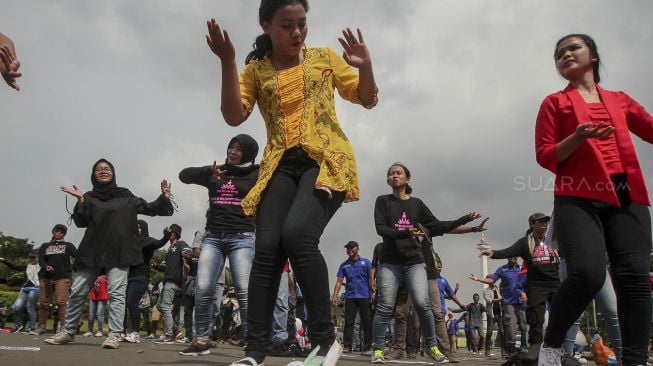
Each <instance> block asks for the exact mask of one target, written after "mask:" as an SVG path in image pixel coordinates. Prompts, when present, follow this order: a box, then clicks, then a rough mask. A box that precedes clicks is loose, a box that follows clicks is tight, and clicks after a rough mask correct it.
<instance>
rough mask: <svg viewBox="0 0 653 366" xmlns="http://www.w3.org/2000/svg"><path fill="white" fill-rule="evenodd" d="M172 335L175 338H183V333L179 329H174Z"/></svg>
mask: <svg viewBox="0 0 653 366" xmlns="http://www.w3.org/2000/svg"><path fill="white" fill-rule="evenodd" d="M173 337H174V338H175V339H182V338H184V333H182V332H181V331H180V330H176V331H175V332H174V335H173Z"/></svg>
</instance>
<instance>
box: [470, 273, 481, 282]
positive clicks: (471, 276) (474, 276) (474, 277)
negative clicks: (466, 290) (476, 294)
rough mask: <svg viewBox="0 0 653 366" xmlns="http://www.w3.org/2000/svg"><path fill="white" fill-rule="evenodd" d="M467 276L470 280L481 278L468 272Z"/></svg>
mask: <svg viewBox="0 0 653 366" xmlns="http://www.w3.org/2000/svg"><path fill="white" fill-rule="evenodd" d="M468 278H469V279H470V280H472V281H480V280H481V278H480V277H478V276H477V275H475V274H473V273H470V274H469V276H468Z"/></svg>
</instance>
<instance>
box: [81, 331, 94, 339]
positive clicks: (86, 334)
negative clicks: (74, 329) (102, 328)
mask: <svg viewBox="0 0 653 366" xmlns="http://www.w3.org/2000/svg"><path fill="white" fill-rule="evenodd" d="M82 335H83V336H84V337H93V332H91V331H90V330H89V331H88V332H86V333H84V334H82Z"/></svg>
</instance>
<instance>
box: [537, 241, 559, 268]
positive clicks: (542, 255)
mask: <svg viewBox="0 0 653 366" xmlns="http://www.w3.org/2000/svg"><path fill="white" fill-rule="evenodd" d="M554 255H555V254H554V252H553V249H551V247H549V246H548V245H546V244H544V243H542V244H540V245H535V247H534V248H533V254H532V257H533V264H535V265H541V264H551V263H553V259H554Z"/></svg>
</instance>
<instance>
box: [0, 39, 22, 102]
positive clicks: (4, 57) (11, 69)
mask: <svg viewBox="0 0 653 366" xmlns="http://www.w3.org/2000/svg"><path fill="white" fill-rule="evenodd" d="M0 61H2V65H3V66H4V67H3V68H2V69H3V70H4V71H3V72H2V78H3V79H5V82H6V83H7V85H9V86H10V87H12V88H14V89H16V90H17V91H18V90H20V86H18V84H17V83H16V79H17V78H19V77H21V76H22V75H23V74H22V73H20V72H18V69H19V68H20V61H18V59H17V58H14V57H13V56H12V55H11V51H9V47H7V46H0Z"/></svg>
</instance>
